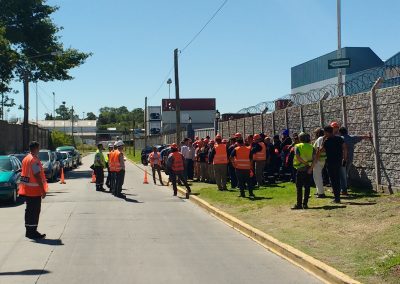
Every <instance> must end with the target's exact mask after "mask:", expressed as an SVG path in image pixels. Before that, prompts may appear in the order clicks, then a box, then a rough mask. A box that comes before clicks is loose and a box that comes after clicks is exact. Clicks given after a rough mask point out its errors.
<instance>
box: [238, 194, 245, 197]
mask: <svg viewBox="0 0 400 284" xmlns="http://www.w3.org/2000/svg"><path fill="white" fill-rule="evenodd" d="M238 197H242V198H245V197H246V195H245V194H244V193H241V194H240V195H239V196H238Z"/></svg>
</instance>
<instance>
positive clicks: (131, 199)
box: [124, 197, 143, 203]
mask: <svg viewBox="0 0 400 284" xmlns="http://www.w3.org/2000/svg"><path fill="white" fill-rule="evenodd" d="M124 199H125V201H126V202H131V203H143V202H140V201H138V200H136V199H133V198H129V197H125V198H124Z"/></svg>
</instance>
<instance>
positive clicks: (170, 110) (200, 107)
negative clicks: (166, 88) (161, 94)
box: [161, 98, 216, 134]
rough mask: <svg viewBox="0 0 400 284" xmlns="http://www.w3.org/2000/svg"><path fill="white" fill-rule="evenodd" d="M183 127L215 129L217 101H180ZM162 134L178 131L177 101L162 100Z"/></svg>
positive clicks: (213, 99)
mask: <svg viewBox="0 0 400 284" xmlns="http://www.w3.org/2000/svg"><path fill="white" fill-rule="evenodd" d="M180 106H181V107H180V109H181V127H182V128H184V129H187V126H188V125H189V124H191V126H192V129H200V128H210V127H214V122H215V114H216V100H215V98H212V99H180ZM161 108H162V114H161V121H162V133H164V134H166V133H173V132H175V130H176V111H175V110H176V100H175V99H163V100H162V106H161Z"/></svg>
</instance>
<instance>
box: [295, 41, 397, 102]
mask: <svg viewBox="0 0 400 284" xmlns="http://www.w3.org/2000/svg"><path fill="white" fill-rule="evenodd" d="M336 58H337V51H336V50H335V51H332V52H330V53H328V54H325V55H322V56H320V57H317V58H315V59H312V60H310V61H307V62H305V63H302V64H300V65H297V66H294V67H292V69H291V93H292V94H295V93H307V92H309V91H310V90H313V89H319V88H322V87H325V86H327V85H330V84H337V82H338V78H337V76H338V71H337V69H329V68H328V60H332V59H336ZM342 58H350V67H349V68H343V69H342V82H343V83H344V84H345V88H344V94H345V95H352V94H355V93H359V92H363V91H367V88H368V87H369V86H366V85H365V84H351V88H350V87H348V88H347V86H346V83H348V82H351V81H352V80H353V81H355V80H361V79H360V78H361V77H363V76H364V75H367V76H368V77H369V78H371V77H372V79H373V78H374V77H376V78H375V79H378V77H379V76H382V75H387V74H385V72H387V69H388V67H389V66H390V67H393V66H394V67H395V66H400V52H399V53H397V54H396V55H394V56H392V57H391V58H389V59H388V60H386V61H383V60H382V59H381V58H379V56H378V55H377V54H375V52H374V51H372V49H371V48H369V47H344V48H342ZM385 67H386V68H385ZM380 72H381V73H382V74H381V73H380ZM398 74H399V72H395V74H394V76H393V77H391V78H390V80H388V81H387V82H386V83H385V87H388V86H393V85H398V84H399V83H400V78H399V76H398ZM385 77H387V76H385ZM347 85H350V84H347Z"/></svg>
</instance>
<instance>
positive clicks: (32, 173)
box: [19, 141, 48, 239]
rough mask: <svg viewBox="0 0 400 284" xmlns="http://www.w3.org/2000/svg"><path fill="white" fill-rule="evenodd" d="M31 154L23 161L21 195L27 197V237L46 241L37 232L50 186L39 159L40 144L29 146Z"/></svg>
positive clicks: (35, 143) (43, 235) (33, 142)
mask: <svg viewBox="0 0 400 284" xmlns="http://www.w3.org/2000/svg"><path fill="white" fill-rule="evenodd" d="M29 151H30V153H29V154H28V155H27V156H26V157H25V158H24V159H23V160H22V171H21V182H20V185H19V194H20V195H22V196H25V203H26V210H25V228H26V234H25V237H27V238H29V239H44V238H45V237H46V234H41V233H39V232H38V231H37V227H38V225H39V216H40V209H41V205H42V199H43V198H45V197H46V192H47V190H48V185H47V181H46V176H45V174H44V170H43V166H42V163H41V161H40V160H39V158H38V153H39V143H38V142H36V141H32V142H31V143H30V144H29Z"/></svg>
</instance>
